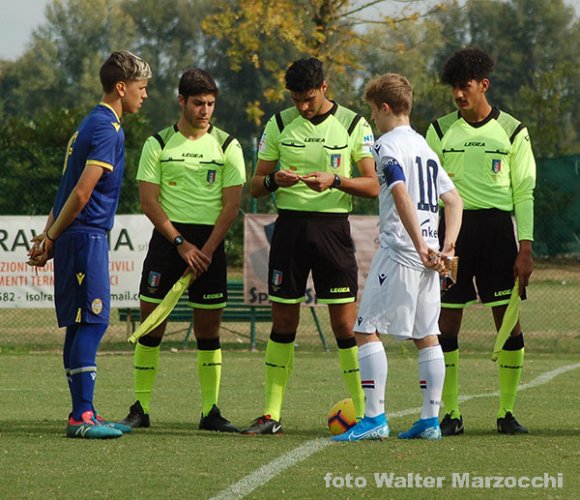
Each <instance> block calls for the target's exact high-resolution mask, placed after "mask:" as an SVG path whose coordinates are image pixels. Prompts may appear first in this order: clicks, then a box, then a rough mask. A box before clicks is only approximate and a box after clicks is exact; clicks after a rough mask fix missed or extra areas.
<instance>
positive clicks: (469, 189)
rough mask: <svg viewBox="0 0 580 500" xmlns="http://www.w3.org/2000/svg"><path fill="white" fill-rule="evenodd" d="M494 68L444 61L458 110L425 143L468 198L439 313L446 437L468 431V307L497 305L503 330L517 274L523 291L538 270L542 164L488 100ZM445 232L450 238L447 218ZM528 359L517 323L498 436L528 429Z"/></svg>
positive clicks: (502, 379)
mask: <svg viewBox="0 0 580 500" xmlns="http://www.w3.org/2000/svg"><path fill="white" fill-rule="evenodd" d="M493 66H494V62H493V60H492V59H491V57H490V56H489V55H488V54H487V53H485V52H484V51H482V50H480V49H476V48H466V49H463V50H460V51H458V52H456V53H455V54H454V55H453V56H452V57H451V58H450V59H449V60H448V61H447V63H446V64H445V67H444V69H443V73H442V81H443V82H444V83H446V84H448V85H450V86H451V93H452V95H453V99H454V100H455V104H456V106H457V109H458V111H455V112H452V113H449V114H447V115H445V116H443V117H441V118H439V119H438V120H435V121H434V122H433V123H432V124H431V126H430V127H429V129H428V131H427V142H428V143H429V145H430V146H431V148H432V149H433V150H434V151H435V152H437V154H438V155H439V158H440V160H441V164H442V165H443V168H444V169H445V170H446V171H447V173H448V174H449V177H450V178H451V179H452V180H453V182H454V184H455V186H456V188H457V190H458V191H459V194H460V195H461V197H462V198H463V202H464V213H463V223H462V226H461V231H460V233H459V237H458V239H457V248H456V250H455V254H456V255H457V256H458V257H459V273H458V278H457V283H456V284H455V285H454V286H453V287H451V288H449V289H448V290H447V291H446V292H445V294H444V295H443V297H442V300H441V302H442V304H441V306H442V309H441V315H440V318H439V327H440V330H441V336H440V339H439V341H440V343H441V347H442V348H443V351H444V355H445V366H446V376H445V384H444V387H443V395H442V399H443V406H444V409H445V412H446V414H445V416H444V418H443V420H442V422H441V432H442V434H443V435H444V436H452V435H457V434H462V433H463V432H464V426H463V417H462V414H461V412H460V410H459V402H458V398H459V376H458V371H459V347H458V342H457V337H458V334H459V330H460V328H461V321H462V318H463V309H464V308H465V307H466V306H468V305H469V304H471V303H474V302H475V301H476V300H477V297H479V299H480V300H481V302H482V303H483V304H484V305H486V306H489V307H491V310H492V313H493V319H494V321H495V325H496V328H497V329H498V330H499V328H500V326H501V323H502V320H503V317H504V314H505V311H506V308H507V304H508V302H509V299H510V294H511V290H512V288H513V286H514V282H515V278H516V277H518V278H519V283H520V290H519V293H520V295H523V294H524V291H525V287H526V286H527V285H528V280H529V277H530V275H531V274H532V241H533V214H534V187H535V183H536V163H535V160H534V155H533V153H532V147H531V143H530V137H529V134H528V131H527V129H526V128H525V127H524V126H523V125H522V124H521V123H520V122H519V121H518V120H516V119H515V118H514V117H512V116H511V115H509V114H507V113H505V112H504V111H501V110H499V109H497V108H495V107H492V106H491V105H490V104H489V102H488V100H487V91H488V89H489V87H490V80H489V75H490V73H491V72H492V70H493ZM512 213H514V215H515V221H516V232H517V241H516V237H515V236H514V227H513V223H512ZM439 237H440V240H441V238H443V237H444V220H443V225H442V227H441V228H440V231H439ZM441 241H442V240H441ZM518 242H519V243H518ZM523 363H524V337H523V335H522V330H521V326H520V323H519V321H518V323H517V324H516V326H515V327H514V329H513V331H512V332H511V336H510V338H509V339H508V340H507V341H506V343H505V344H504V346H503V349H502V351H501V354H500V356H499V410H498V412H497V430H498V432H499V433H500V434H523V433H527V432H528V431H527V429H526V428H525V427H524V426H523V425H521V424H520V423H519V422H518V421H517V420H516V419H515V417H514V414H513V408H514V404H515V400H516V393H517V388H518V385H519V381H520V377H521V372H522V367H523Z"/></svg>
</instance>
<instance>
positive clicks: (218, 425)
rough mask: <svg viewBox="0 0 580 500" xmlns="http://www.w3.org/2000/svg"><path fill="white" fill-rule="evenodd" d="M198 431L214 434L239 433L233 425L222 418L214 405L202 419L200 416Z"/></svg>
mask: <svg viewBox="0 0 580 500" xmlns="http://www.w3.org/2000/svg"><path fill="white" fill-rule="evenodd" d="M199 429H200V430H202V431H216V432H240V429H238V428H237V427H236V426H235V425H234V424H232V423H231V422H230V421H229V420H226V419H225V418H224V417H222V414H221V413H220V410H219V408H218V407H217V406H216V405H213V406H212V407H211V410H210V412H209V413H208V414H207V415H206V416H205V417H204V416H203V413H202V414H201V419H200V421H199Z"/></svg>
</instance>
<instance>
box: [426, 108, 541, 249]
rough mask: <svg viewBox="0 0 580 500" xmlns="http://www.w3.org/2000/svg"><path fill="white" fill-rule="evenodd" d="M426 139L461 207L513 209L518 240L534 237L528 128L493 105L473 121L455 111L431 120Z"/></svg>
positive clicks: (533, 180)
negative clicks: (455, 192) (480, 119)
mask: <svg viewBox="0 0 580 500" xmlns="http://www.w3.org/2000/svg"><path fill="white" fill-rule="evenodd" d="M427 142H428V143H429V146H431V148H432V149H433V150H434V151H435V152H436V153H437V155H438V156H439V159H440V160H441V164H442V166H443V168H444V169H445V171H446V172H447V173H448V174H449V177H450V178H451V180H452V181H453V183H454V184H455V187H456V188H457V190H458V191H459V194H460V195H461V197H462V198H463V203H464V207H465V210H477V209H487V208H497V209H499V210H503V211H506V212H511V211H514V212H515V218H516V224H517V231H518V240H520V241H521V240H530V241H533V239H534V188H535V185H536V162H535V160H534V154H533V152H532V145H531V143H530V136H529V134H528V130H527V129H526V128H525V127H524V126H523V125H522V124H521V123H520V122H519V121H518V120H516V119H515V118H514V117H512V116H511V115H509V114H507V113H504V112H503V111H500V110H499V109H497V108H493V109H492V112H491V113H490V115H489V116H488V117H487V118H486V119H485V120H483V121H482V122H479V123H477V124H470V123H469V122H467V121H465V120H464V119H463V118H462V117H461V115H460V113H459V112H458V111H455V112H453V113H449V114H447V115H445V116H443V117H441V118H439V119H438V120H435V121H434V122H433V123H432V124H431V125H430V126H429V129H428V130H427Z"/></svg>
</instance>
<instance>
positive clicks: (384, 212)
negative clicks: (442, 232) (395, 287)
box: [373, 126, 454, 269]
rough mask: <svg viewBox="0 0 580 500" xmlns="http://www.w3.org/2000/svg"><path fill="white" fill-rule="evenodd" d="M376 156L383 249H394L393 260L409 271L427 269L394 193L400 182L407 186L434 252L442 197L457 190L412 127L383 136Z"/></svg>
mask: <svg viewBox="0 0 580 500" xmlns="http://www.w3.org/2000/svg"><path fill="white" fill-rule="evenodd" d="M373 155H374V157H375V161H376V168H377V176H378V178H379V183H380V185H381V191H380V194H379V217H380V231H381V247H383V248H384V247H388V248H389V249H390V252H389V253H390V255H391V258H392V259H393V260H395V261H397V262H399V263H401V264H403V265H405V266H408V267H413V268H415V269H424V266H423V264H422V263H421V259H420V257H419V254H418V253H417V251H416V250H415V246H414V245H413V242H412V240H411V237H410V236H409V233H407V230H406V229H405V227H404V226H403V223H402V221H401V218H400V217H399V214H398V213H397V209H396V207H395V201H394V200H393V195H392V193H391V189H392V187H393V186H394V185H395V184H397V183H399V182H404V183H405V185H406V188H407V191H408V193H409V196H410V197H411V200H412V201H413V203H415V206H416V208H417V214H418V219H419V225H420V227H421V233H422V235H423V238H424V240H425V242H426V244H427V245H428V246H429V247H430V248H433V249H438V248H439V240H438V236H437V228H438V225H439V197H440V196H441V195H442V194H443V193H445V192H447V191H450V190H451V189H454V185H453V182H452V181H451V179H449V176H448V175H447V174H446V173H445V170H443V168H441V165H440V164H439V159H438V158H437V155H436V154H435V153H434V152H433V150H431V148H430V147H429V146H428V145H427V142H426V141H425V139H424V138H423V137H422V136H421V135H419V134H418V133H417V132H415V131H414V130H413V129H412V128H411V127H410V126H400V127H397V128H395V129H393V130H391V131H390V132H387V133H386V134H384V135H382V136H381V137H380V138H379V139H378V140H377V141H376V142H375V145H374V147H373Z"/></svg>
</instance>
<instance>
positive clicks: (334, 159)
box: [330, 155, 341, 168]
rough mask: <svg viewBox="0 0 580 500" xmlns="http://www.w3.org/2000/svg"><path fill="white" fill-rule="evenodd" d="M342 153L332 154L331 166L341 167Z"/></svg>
mask: <svg viewBox="0 0 580 500" xmlns="http://www.w3.org/2000/svg"><path fill="white" fill-rule="evenodd" d="M340 159H341V156H340V155H330V166H331V167H332V168H340Z"/></svg>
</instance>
